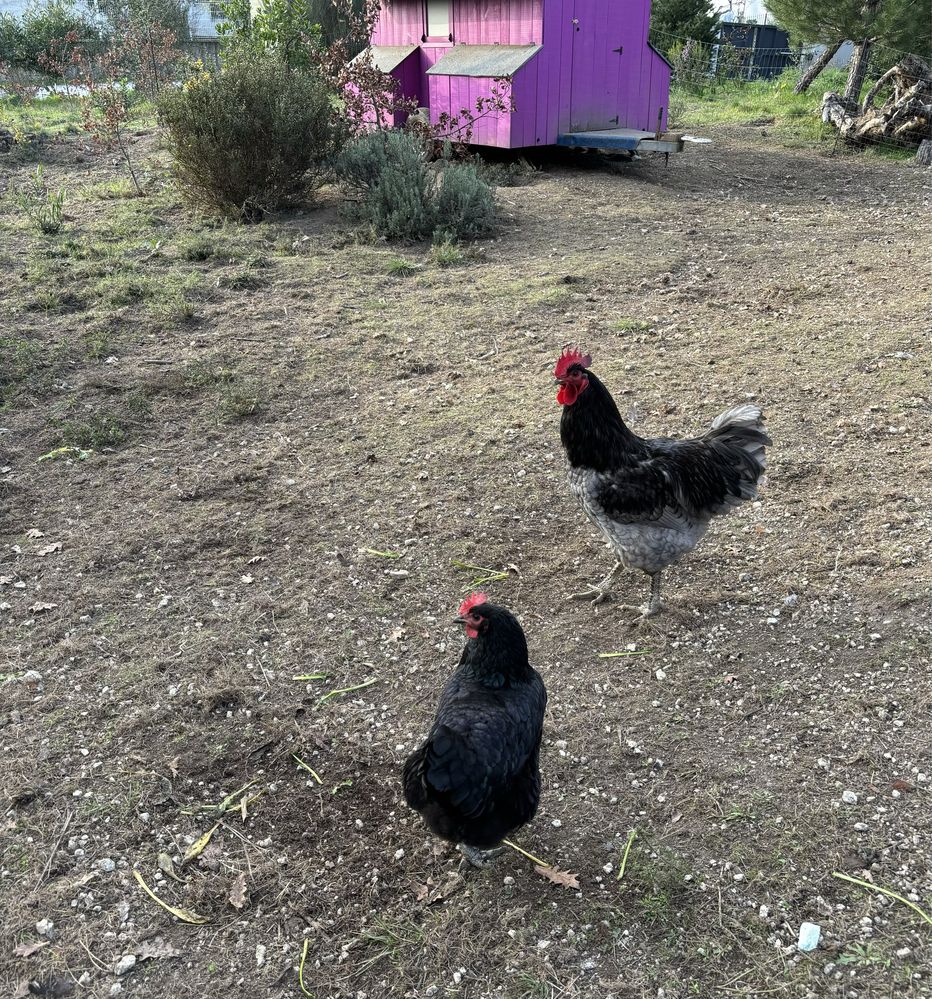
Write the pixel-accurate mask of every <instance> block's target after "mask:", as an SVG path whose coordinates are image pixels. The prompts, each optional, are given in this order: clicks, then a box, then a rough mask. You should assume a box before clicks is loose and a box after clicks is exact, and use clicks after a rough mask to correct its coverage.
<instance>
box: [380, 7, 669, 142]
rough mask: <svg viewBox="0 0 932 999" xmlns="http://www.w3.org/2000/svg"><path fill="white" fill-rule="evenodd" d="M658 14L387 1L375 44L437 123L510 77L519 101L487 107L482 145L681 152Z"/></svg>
mask: <svg viewBox="0 0 932 999" xmlns="http://www.w3.org/2000/svg"><path fill="white" fill-rule="evenodd" d="M649 22H650V0H382V8H381V13H380V16H379V21H378V24H377V26H376V28H375V31H374V32H373V35H372V39H371V46H370V48H369V50H368V51H369V53H370V55H371V58H372V61H373V63H374V64H375V65H376V66H377V67H378V68H379V69H380V70H382V72H384V73H388V74H389V75H390V76H391V77H392V78H393V79H394V80H395V82H396V85H397V87H398V90H399V93H400V95H401V96H402V97H404V98H408V99H414V100H415V101H416V102H417V105H418V107H419V108H423V109H425V111H426V113H429V115H430V119H431V121H433V122H437V121H438V119H439V118H440V115H441V114H442V113H444V112H446V113H447V114H448V115H451V116H456V115H457V114H458V113H459V112H460V111H461V109H463V108H469V109H473V110H474V109H475V108H476V102H477V99H479V98H489V97H492V96H493V95H494V93H495V92H496V91H500V90H501V83H500V81H501V79H502V78H503V77H507V78H508V79H509V80H510V81H511V83H510V87H511V98H512V100H511V103H512V105H513V109H512V110H511V111H507V110H506V111H498V112H491V113H488V114H486V115H483V116H480V117H478V118H477V120H476V122H475V124H474V126H473V132H472V137H471V141H472V142H473V143H474V144H476V145H485V146H498V147H500V148H503V149H522V148H527V147H529V146H549V145H562V146H579V147H583V148H595V149H627V150H640V151H648V152H651V151H652V152H663V153H671V152H678V151H680V150H681V149H682V139H681V138H680V137H679V136H675V135H669V134H666V133H665V129H666V123H667V105H668V98H669V93H670V64H669V63H668V62H667V60H666V59H664V57H663V56H662V55H661V54H660V53H659V52H658V51H657V50H656V49H655V48H653V46H652V45H651V44H650V42H649V41H648V40H647V30H648V26H649ZM400 123H401V122H400V121H399V122H397V124H400ZM389 124H391V122H390V123H389Z"/></svg>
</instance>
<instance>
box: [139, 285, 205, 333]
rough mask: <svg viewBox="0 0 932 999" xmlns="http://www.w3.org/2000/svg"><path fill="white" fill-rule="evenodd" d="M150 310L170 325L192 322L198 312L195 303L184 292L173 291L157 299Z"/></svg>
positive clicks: (157, 317)
mask: <svg viewBox="0 0 932 999" xmlns="http://www.w3.org/2000/svg"><path fill="white" fill-rule="evenodd" d="M149 311H150V312H151V313H152V315H153V316H155V318H156V319H159V320H160V321H161V322H163V323H167V324H168V325H170V326H176V325H178V324H179V323H186V322H190V320H192V319H193V318H194V316H195V314H196V310H195V308H194V303H193V302H192V301H191V300H190V299H189V298H188V297H187V296H186V295H185V294H184V293H183V292H171V293H169V294H167V295H165V296H163V297H161V298H158V299H156V300H155V301H154V302H153V303H152V305H151V307H150V310H149Z"/></svg>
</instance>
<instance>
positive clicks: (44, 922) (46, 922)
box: [36, 919, 55, 940]
mask: <svg viewBox="0 0 932 999" xmlns="http://www.w3.org/2000/svg"><path fill="white" fill-rule="evenodd" d="M36 933H38V934H39V936H40V937H48V938H49V940H51V939H52V938H53V937H54V935H55V924H54V923H53V922H52V920H51V919H40V920H39V922H38V923H36Z"/></svg>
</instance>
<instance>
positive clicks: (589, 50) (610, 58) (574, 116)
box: [569, 2, 626, 132]
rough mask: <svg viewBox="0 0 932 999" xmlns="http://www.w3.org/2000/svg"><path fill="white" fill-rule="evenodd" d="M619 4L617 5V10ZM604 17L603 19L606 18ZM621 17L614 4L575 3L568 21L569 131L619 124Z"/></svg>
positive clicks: (621, 48)
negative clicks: (570, 57)
mask: <svg viewBox="0 0 932 999" xmlns="http://www.w3.org/2000/svg"><path fill="white" fill-rule="evenodd" d="M622 7H623V5H620V4H619V5H618V9H619V10H620V9H621V8H622ZM606 15H607V16H606ZM622 20H623V15H622V14H620V13H618V12H617V11H616V5H614V4H593V3H583V2H577V3H576V4H575V11H574V16H573V18H572V24H571V26H570V27H571V31H572V36H573V46H572V51H573V67H572V75H571V80H572V83H571V88H572V89H571V90H570V129H569V130H570V131H571V132H586V131H589V130H591V129H598V128H617V127H618V125H619V123H620V122H619V81H620V76H621V72H622V59H623V58H624V57H625V55H626V53H625V46H624V45H623V43H622V39H621V23H622Z"/></svg>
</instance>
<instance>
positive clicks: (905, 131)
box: [822, 55, 932, 155]
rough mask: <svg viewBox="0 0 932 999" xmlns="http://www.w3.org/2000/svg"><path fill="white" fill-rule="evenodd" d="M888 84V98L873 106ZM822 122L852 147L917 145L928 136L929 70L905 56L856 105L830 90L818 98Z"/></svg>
mask: <svg viewBox="0 0 932 999" xmlns="http://www.w3.org/2000/svg"><path fill="white" fill-rule="evenodd" d="M888 84H889V85H892V91H891V93H890V96H889V97H888V98H887V100H886V102H885V103H884V105H883V106H882V107H880V108H876V107H874V101H875V99H876V98H877V95H878V94H879V93H880V92H881V91H882V90H883V89H884V87H885V86H887V85H888ZM822 120H823V121H824V122H826V123H827V124H831V125H832V126H834V127H835V128H836V129H837V130H838V133H839V135H840V136H841V137H842V138H843V139H845V141H847V142H851V143H854V144H858V145H866V144H869V143H884V142H887V143H889V142H894V143H896V144H897V145H902V146H919V145H920V143H922V142H923V140H927V139H929V137H930V136H932V69H930V68H929V65H928V63H926V62H925V61H924V60H923V59H920V58H919V57H918V56H913V55H910V56H906V57H905V58H904V59H902V60H901V61H900V62H898V63H897V64H896V65H895V66H891V67H890V69H888V70H887V71H886V73H884V74H883V75H882V76H881V77H880V78H879V79H878V80H877V82H876V83H875V84H874V86H873V87H871V89H870V90H869V91H868V92H867V94H866V96H865V97H864V101H863V103H862V104H861V105H860V106H859V105H857V104H856V103H855V102H854V101H851V100H847V99H846V98H845V97H843V96H840V95H839V94H836V93H834V92H833V91H830V92H828V93H826V94H825V95H824V97H823V98H822ZM924 155H925V154H924Z"/></svg>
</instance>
